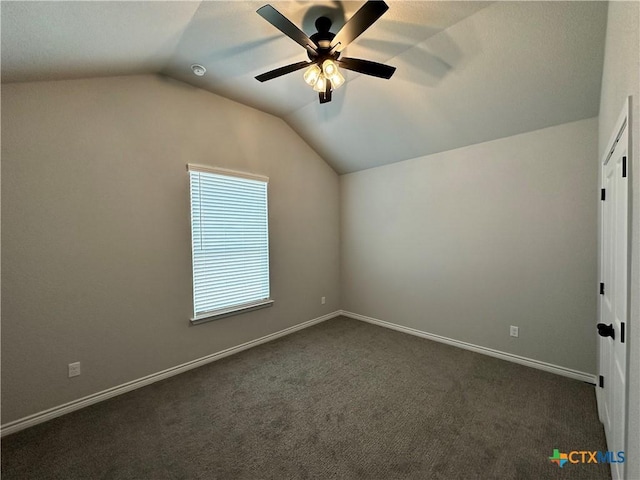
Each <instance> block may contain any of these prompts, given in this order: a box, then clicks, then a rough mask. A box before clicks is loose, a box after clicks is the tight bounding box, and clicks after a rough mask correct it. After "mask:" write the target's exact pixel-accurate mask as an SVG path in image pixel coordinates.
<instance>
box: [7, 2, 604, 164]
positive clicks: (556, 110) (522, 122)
mask: <svg viewBox="0 0 640 480" xmlns="http://www.w3.org/2000/svg"><path fill="white" fill-rule="evenodd" d="M265 3H266V1H261V2H237V1H233V2H223V1H205V2H188V1H187V2H101V1H93V2H31V1H28V2H27V1H25V2H2V4H1V9H2V10H1V18H2V81H3V82H20V81H33V80H50V79H66V78H82V77H94V76H108V75H126V74H136V73H162V74H164V75H167V76H170V77H173V78H176V79H179V80H182V81H185V82H187V83H190V84H192V85H195V86H198V87H201V88H204V89H207V90H210V91H212V92H215V93H217V94H220V95H223V96H226V97H229V98H231V99H233V100H237V101H239V102H242V103H245V104H247V105H250V106H253V107H255V108H259V109H261V110H264V111H266V112H269V113H272V114H274V115H277V116H280V117H282V118H283V119H284V120H285V121H286V122H287V123H288V124H289V125H291V127H292V128H294V129H295V130H296V131H297V132H298V134H299V135H300V136H301V137H302V138H304V139H305V140H306V141H307V142H308V143H309V144H310V145H311V146H312V147H313V148H314V149H315V150H316V151H318V153H320V155H322V157H323V158H325V160H327V161H328V162H329V163H330V164H331V165H332V166H333V167H334V168H335V169H336V171H338V172H340V173H344V172H352V171H357V170H362V169H366V168H371V167H374V166H377V165H384V164H388V163H393V162H397V161H401V160H406V159H408V158H414V157H417V156H422V155H427V154H430V153H435V152H439V151H444V150H449V149H453V148H458V147H462V146H466V145H470V144H474V143H478V142H484V141H489V140H494V139H496V138H501V137H505V136H509V135H514V134H517V133H523V132H526V131H530V130H535V129H539V128H544V127H548V126H551V125H558V124H560V123H564V122H569V121H574V120H579V119H583V118H589V117H593V116H596V115H597V114H598V106H599V92H600V80H601V73H602V61H603V52H604V34H605V27H606V12H607V6H606V3H605V2H591V1H587V2H579V1H572V2H495V3H490V2H457V1H454V2H448V1H435V2H423V1H406V2H403V1H388V2H387V3H388V4H389V6H390V8H389V10H388V11H387V12H386V13H385V14H384V15H383V17H382V18H381V19H380V20H379V21H378V22H376V23H375V24H374V25H373V26H372V27H371V28H370V29H369V30H367V31H366V32H365V33H364V34H363V35H362V36H361V37H359V38H358V39H356V40H355V41H354V42H353V43H352V44H351V45H349V47H347V49H346V50H345V51H344V55H346V56H349V57H356V58H365V59H368V60H373V61H377V62H382V63H387V64H389V65H393V66H395V67H397V71H396V73H395V75H394V76H393V77H392V78H391V79H390V80H382V79H378V78H373V77H367V76H364V75H359V74H355V73H354V72H350V71H348V72H345V73H346V74H345V77H346V78H347V83H346V84H345V85H344V86H343V87H341V88H340V89H339V90H337V91H336V92H334V94H333V101H332V102H331V103H328V104H324V105H319V104H318V100H317V94H316V93H315V92H313V91H312V90H311V89H310V88H309V87H308V86H307V85H306V84H305V83H304V82H303V80H302V78H301V76H302V71H300V72H295V73H292V74H289V75H286V76H283V77H280V78H277V79H274V80H271V81H269V82H265V83H259V82H258V81H256V80H255V79H254V78H253V77H254V76H255V75H257V74H259V73H263V72H266V71H268V70H271V69H273V68H276V67H279V66H282V65H286V64H289V63H294V62H298V61H300V60H305V59H306V53H305V51H304V49H302V48H301V47H300V46H299V45H297V44H296V43H294V42H293V41H291V40H290V39H288V38H286V37H284V36H283V35H282V34H281V33H280V32H279V31H278V30H276V29H275V28H274V27H273V26H271V25H270V24H269V23H267V22H266V21H265V20H264V19H262V18H261V17H260V16H259V15H257V14H256V13H255V11H256V10H257V8H259V7H260V6H262V5H264V4H265ZM363 3H364V2H336V1H333V2H326V1H321V2H306V1H289V2H273V3H272V5H273V6H274V7H275V8H276V9H278V10H279V11H280V12H282V13H283V14H284V15H285V16H287V17H288V18H290V19H291V20H292V21H293V22H294V23H295V24H296V25H298V26H299V27H301V28H302V30H304V31H305V32H306V33H307V34H312V33H314V31H315V28H314V26H313V24H314V21H315V19H316V18H317V17H318V16H320V15H325V16H328V17H330V18H331V19H332V20H333V23H334V25H333V27H332V31H334V32H336V31H337V30H338V29H339V28H340V26H341V25H342V24H343V23H344V22H345V20H346V19H348V18H350V16H351V15H352V14H353V13H354V12H355V11H356V10H357V9H358V8H359V7H360V6H361V5H362V4H363ZM193 63H200V64H202V65H204V66H205V67H206V68H207V70H208V72H207V75H206V76H205V77H196V76H194V75H193V74H192V73H191V70H190V65H191V64H193Z"/></svg>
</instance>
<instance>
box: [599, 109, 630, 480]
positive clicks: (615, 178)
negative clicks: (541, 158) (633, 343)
mask: <svg viewBox="0 0 640 480" xmlns="http://www.w3.org/2000/svg"><path fill="white" fill-rule="evenodd" d="M625 112H628V110H625ZM621 119H622V121H621V124H620V123H619V124H618V127H619V129H618V130H617V131H616V135H615V136H614V138H613V141H612V144H611V148H610V149H609V150H608V152H609V153H608V154H607V156H606V157H605V160H604V165H603V170H602V188H603V189H604V191H603V198H604V200H603V201H602V202H601V203H602V223H601V225H602V232H601V262H602V263H601V275H602V279H601V282H602V283H601V285H600V293H601V294H602V298H601V303H600V322H599V324H598V333H599V334H600V341H599V352H600V375H601V382H602V383H601V385H600V387H599V388H598V406H599V410H600V414H601V420H602V422H603V424H604V429H605V433H606V437H607V447H608V449H609V451H612V452H614V454H613V456H612V458H613V459H614V460H615V459H616V458H617V452H621V451H624V450H625V434H626V418H627V410H626V406H627V405H626V398H627V389H626V378H627V368H626V367H627V339H626V336H627V330H628V324H627V311H628V308H627V305H628V269H629V260H628V251H627V249H628V245H627V244H628V205H629V203H628V202H629V196H628V193H629V192H628V172H627V169H628V165H627V163H628V128H627V120H628V115H626V116H623V117H621ZM611 473H612V477H613V479H614V480H617V479H620V480H622V479H623V478H624V463H612V464H611Z"/></svg>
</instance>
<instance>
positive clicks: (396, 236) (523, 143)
mask: <svg viewBox="0 0 640 480" xmlns="http://www.w3.org/2000/svg"><path fill="white" fill-rule="evenodd" d="M596 156H597V120H596V119H588V120H582V121H579V122H574V123H569V124H564V125H560V126H557V127H552V128H547V129H544V130H538V131H534V132H530V133H525V134H522V135H517V136H513V137H509V138H504V139H500V140H496V141H492V142H487V143H482V144H478V145H473V146H470V147H465V148H461V149H457V150H451V151H449V152H444V153H440V154H435V155H430V156H426V157H421V158H416V159H413V160H408V161H405V162H400V163H396V164H392V165H387V166H384V167H378V168H374V169H370V170H365V171H361V172H357V173H352V174H348V175H344V176H342V177H340V178H341V183H340V185H341V245H342V248H341V259H342V260H341V265H342V308H343V309H345V310H347V311H351V312H354V313H358V314H361V315H366V316H369V317H373V318H377V319H380V320H385V321H389V322H392V323H396V324H400V325H403V326H406V327H410V328H414V329H418V330H422V331H425V332H429V333H432V334H437V335H442V336H445V337H449V338H453V339H456V340H461V341H464V342H468V343H472V344H475V345H480V346H484V347H488V348H493V349H497V350H500V351H503V352H510V353H513V354H517V355H522V356H525V357H529V358H533V359H536V360H539V361H543V362H549V363H552V364H555V365H559V366H562V367H566V368H571V369H575V370H578V371H582V372H587V373H595V371H596V361H595V359H596V355H595V349H596V339H595V334H594V324H595V319H596V258H597V257H596V241H597V229H596V223H597V222H596V209H597V206H598V202H597V167H596ZM510 325H516V326H519V327H520V337H519V338H518V339H514V338H511V337H510V336H509V326H510Z"/></svg>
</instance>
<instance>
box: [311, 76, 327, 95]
mask: <svg viewBox="0 0 640 480" xmlns="http://www.w3.org/2000/svg"><path fill="white" fill-rule="evenodd" d="M326 88H327V79H326V78H325V77H324V75H323V74H320V76H319V77H318V80H317V81H316V83H315V85H314V86H313V89H314V90H315V91H316V92H324V91H325V89H326Z"/></svg>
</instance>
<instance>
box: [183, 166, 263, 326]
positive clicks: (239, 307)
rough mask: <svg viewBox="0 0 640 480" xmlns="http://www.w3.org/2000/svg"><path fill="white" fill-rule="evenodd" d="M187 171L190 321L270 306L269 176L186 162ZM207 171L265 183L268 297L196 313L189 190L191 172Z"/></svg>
mask: <svg viewBox="0 0 640 480" xmlns="http://www.w3.org/2000/svg"><path fill="white" fill-rule="evenodd" d="M187 172H188V173H189V238H190V241H191V245H190V249H191V288H192V313H193V315H192V317H191V318H190V322H191V324H192V325H197V324H200V323H206V322H210V321H213V320H218V319H221V318H225V317H229V316H233V315H239V314H242V313H246V312H250V311H253V310H258V309H262V308H267V307H271V306H272V305H273V303H274V301H273V298H272V297H271V258H270V251H269V250H270V248H269V177H266V176H263V175H257V174H253V173H247V172H240V171H236V170H229V169H226V168H220V167H209V166H204V165H195V164H187ZM192 172H194V173H209V174H214V175H218V176H226V177H232V178H237V179H247V180H254V181H259V182H263V183H265V216H266V218H265V219H266V233H267V244H266V247H267V268H268V270H269V272H268V275H267V282H268V284H267V288H268V293H269V296H268V298H264V299H259V300H255V301H252V302H244V303H240V304H236V305H231V306H228V307H224V308H219V309H215V310H209V311H206V312H201V313H199V314H198V313H196V288H195V265H196V264H195V250H194V238H193V233H194V232H193V204H192V192H191V188H192V185H191V173H192Z"/></svg>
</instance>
